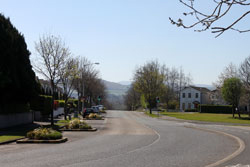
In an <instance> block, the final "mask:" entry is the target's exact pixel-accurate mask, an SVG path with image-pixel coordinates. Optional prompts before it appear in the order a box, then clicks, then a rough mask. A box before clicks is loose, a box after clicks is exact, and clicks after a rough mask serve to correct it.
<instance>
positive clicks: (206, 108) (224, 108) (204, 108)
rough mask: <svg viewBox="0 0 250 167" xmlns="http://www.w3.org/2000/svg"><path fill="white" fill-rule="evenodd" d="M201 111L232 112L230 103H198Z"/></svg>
mask: <svg viewBox="0 0 250 167" xmlns="http://www.w3.org/2000/svg"><path fill="white" fill-rule="evenodd" d="M199 107H200V112H201V113H219V114H232V106H231V105H204V104H202V105H200V106H199Z"/></svg>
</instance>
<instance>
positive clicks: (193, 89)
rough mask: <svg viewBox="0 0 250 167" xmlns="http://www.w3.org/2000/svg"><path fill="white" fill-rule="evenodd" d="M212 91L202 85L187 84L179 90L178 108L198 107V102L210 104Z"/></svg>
mask: <svg viewBox="0 0 250 167" xmlns="http://www.w3.org/2000/svg"><path fill="white" fill-rule="evenodd" d="M211 97H214V96H213V92H212V91H210V90H209V89H207V88H204V87H197V86H188V87H185V88H184V89H183V90H182V91H181V92H180V110H181V111H185V110H187V109H195V108H198V105H199V104H211V103H212V99H211Z"/></svg>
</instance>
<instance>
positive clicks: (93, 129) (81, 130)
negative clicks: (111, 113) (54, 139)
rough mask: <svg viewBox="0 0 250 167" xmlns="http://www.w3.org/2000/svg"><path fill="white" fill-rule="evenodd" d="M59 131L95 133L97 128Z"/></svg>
mask: <svg viewBox="0 0 250 167" xmlns="http://www.w3.org/2000/svg"><path fill="white" fill-rule="evenodd" d="M60 131H64V132H83V131H86V132H95V131H97V128H92V129H60Z"/></svg>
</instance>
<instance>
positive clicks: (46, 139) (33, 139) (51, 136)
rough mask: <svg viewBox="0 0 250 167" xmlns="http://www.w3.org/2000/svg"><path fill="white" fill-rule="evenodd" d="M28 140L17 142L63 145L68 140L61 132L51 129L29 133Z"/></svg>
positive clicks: (35, 130)
mask: <svg viewBox="0 0 250 167" xmlns="http://www.w3.org/2000/svg"><path fill="white" fill-rule="evenodd" d="M26 137H27V138H25V139H21V140H17V141H16V143H19V144H20V143H63V142H66V141H67V140H68V139H67V138H65V137H63V136H62V133H61V132H58V131H56V130H53V129H51V128H43V127H41V128H37V129H34V130H32V131H30V132H28V133H27V135H26Z"/></svg>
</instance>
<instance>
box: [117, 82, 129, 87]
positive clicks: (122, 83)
mask: <svg viewBox="0 0 250 167" xmlns="http://www.w3.org/2000/svg"><path fill="white" fill-rule="evenodd" d="M118 83H119V84H121V85H126V86H129V85H131V81H120V82H118Z"/></svg>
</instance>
